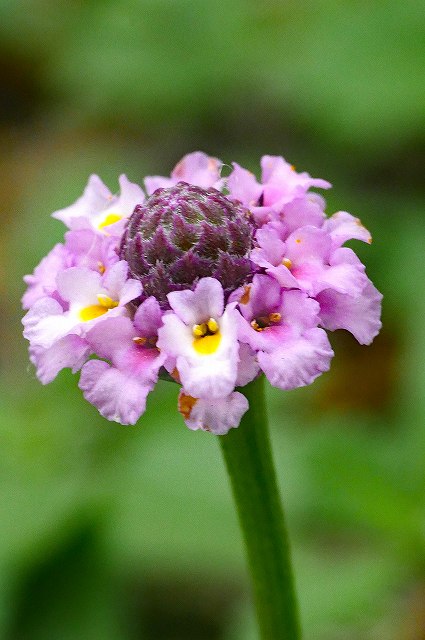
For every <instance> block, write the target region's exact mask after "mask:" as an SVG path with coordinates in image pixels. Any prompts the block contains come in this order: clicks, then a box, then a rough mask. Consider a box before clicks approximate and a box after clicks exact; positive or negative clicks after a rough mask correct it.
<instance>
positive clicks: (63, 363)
mask: <svg viewBox="0 0 425 640" xmlns="http://www.w3.org/2000/svg"><path fill="white" fill-rule="evenodd" d="M29 352H30V360H31V362H32V363H33V364H34V365H35V367H36V370H37V377H38V379H39V380H40V382H42V383H43V384H48V383H49V382H52V380H54V379H55V378H56V376H57V375H58V373H59V371H61V370H62V369H65V368H68V367H69V368H71V369H72V373H75V372H76V371H78V370H79V369H81V367H82V366H83V364H84V362H85V361H86V360H87V358H88V356H89V355H90V353H91V349H90V347H89V345H88V344H87V343H86V341H85V340H82V338H80V337H79V336H76V335H67V336H64V337H63V338H61V339H59V340H57V341H56V342H55V343H54V344H52V346H51V347H49V348H47V349H44V348H43V347H40V346H30V349H29Z"/></svg>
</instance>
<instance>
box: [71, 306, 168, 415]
mask: <svg viewBox="0 0 425 640" xmlns="http://www.w3.org/2000/svg"><path fill="white" fill-rule="evenodd" d="M160 326H161V310H160V307H159V305H158V302H157V301H156V300H155V298H148V299H147V300H145V302H143V303H142V304H141V305H140V307H139V308H138V309H137V311H136V314H135V316H134V319H133V321H131V320H130V318H128V317H123V316H121V317H115V318H107V319H106V320H105V321H104V322H101V323H98V324H97V325H95V326H94V327H93V328H92V329H90V331H89V332H88V333H87V336H86V340H87V343H88V344H89V346H90V347H91V349H92V350H93V351H94V352H95V353H96V354H97V355H98V356H99V357H101V358H105V359H107V360H109V361H110V364H109V363H108V362H104V361H101V360H90V361H89V362H86V364H85V365H84V366H83V368H82V371H81V378H80V384H79V386H80V389H82V391H83V393H84V397H85V398H86V400H88V401H89V402H91V403H92V404H93V405H94V406H95V407H97V409H98V410H99V412H100V413H101V414H102V416H104V417H105V418H107V419H108V420H114V421H116V422H120V423H121V424H135V422H137V420H138V419H139V418H140V416H141V415H142V414H143V413H144V411H145V407H146V397H147V395H148V393H149V392H150V391H151V390H152V389H153V387H154V386H155V384H156V381H157V380H158V372H159V370H160V368H161V367H162V366H163V364H164V363H165V361H166V359H167V354H166V353H164V352H162V353H161V352H160V351H159V350H158V349H157V347H156V341H157V336H158V328H159V327H160Z"/></svg>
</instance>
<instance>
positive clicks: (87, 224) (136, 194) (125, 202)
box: [52, 174, 145, 237]
mask: <svg viewBox="0 0 425 640" xmlns="http://www.w3.org/2000/svg"><path fill="white" fill-rule="evenodd" d="M119 184H120V189H121V193H120V195H119V196H114V195H113V194H112V193H111V192H110V191H109V189H108V187H107V186H106V185H104V184H103V182H102V180H101V179H100V178H99V176H96V175H92V176H90V178H89V181H88V183H87V186H86V188H85V189H84V193H83V195H82V196H81V197H80V198H78V200H76V202H74V204H72V205H71V206H69V207H66V208H65V209H60V210H58V211H55V212H54V213H53V214H52V216H53V217H54V218H57V219H58V220H62V222H63V223H64V224H66V226H67V227H69V228H70V229H74V230H75V229H94V230H95V231H96V232H97V233H108V234H111V235H114V236H117V237H119V236H121V234H122V231H123V228H124V225H123V223H122V220H124V219H126V218H129V217H130V215H131V214H132V213H133V211H134V207H135V206H136V204H140V203H141V202H143V200H144V199H145V194H144V193H143V191H142V189H141V188H140V187H139V186H138V185H137V184H134V183H133V182H130V181H129V180H128V179H127V177H126V176H125V175H124V174H123V175H121V176H120V177H119ZM117 223H119V224H117Z"/></svg>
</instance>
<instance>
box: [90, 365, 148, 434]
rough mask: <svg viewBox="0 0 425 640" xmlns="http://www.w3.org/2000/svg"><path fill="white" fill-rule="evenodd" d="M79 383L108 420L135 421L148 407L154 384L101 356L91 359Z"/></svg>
mask: <svg viewBox="0 0 425 640" xmlns="http://www.w3.org/2000/svg"><path fill="white" fill-rule="evenodd" d="M79 387H80V389H81V390H82V391H83V394H84V397H85V399H86V400H88V401H89V402H91V404H93V405H94V406H95V407H97V409H98V410H99V413H100V414H101V415H102V416H103V417H104V418H106V419H107V420H113V421H114V422H119V423H121V424H135V423H136V422H137V420H138V419H139V418H140V416H141V415H142V414H143V413H144V411H145V408H146V397H147V395H148V393H149V391H150V390H151V388H152V387H151V386H146V385H143V384H140V382H139V380H138V379H137V378H135V377H133V376H131V375H127V374H126V373H124V372H123V371H119V370H118V369H116V368H114V367H111V366H110V365H109V364H108V363H107V362H103V361H101V360H89V362H86V364H85V365H84V366H83V368H82V370H81V376H80V382H79Z"/></svg>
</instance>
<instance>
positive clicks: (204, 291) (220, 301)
mask: <svg viewBox="0 0 425 640" xmlns="http://www.w3.org/2000/svg"><path fill="white" fill-rule="evenodd" d="M167 297H168V300H169V303H170V306H171V308H172V309H173V311H175V313H176V314H177V315H178V317H179V318H181V320H183V322H184V323H185V324H187V325H188V326H192V325H194V324H199V323H202V322H206V321H207V320H208V319H209V318H215V319H218V318H219V317H220V316H221V315H222V313H223V308H224V294H223V288H222V286H221V284H220V282H219V281H218V280H216V279H215V278H202V279H201V280H199V282H198V284H197V285H196V288H195V290H194V291H190V290H185V291H173V292H171V293H169V294H168V296H167Z"/></svg>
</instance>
